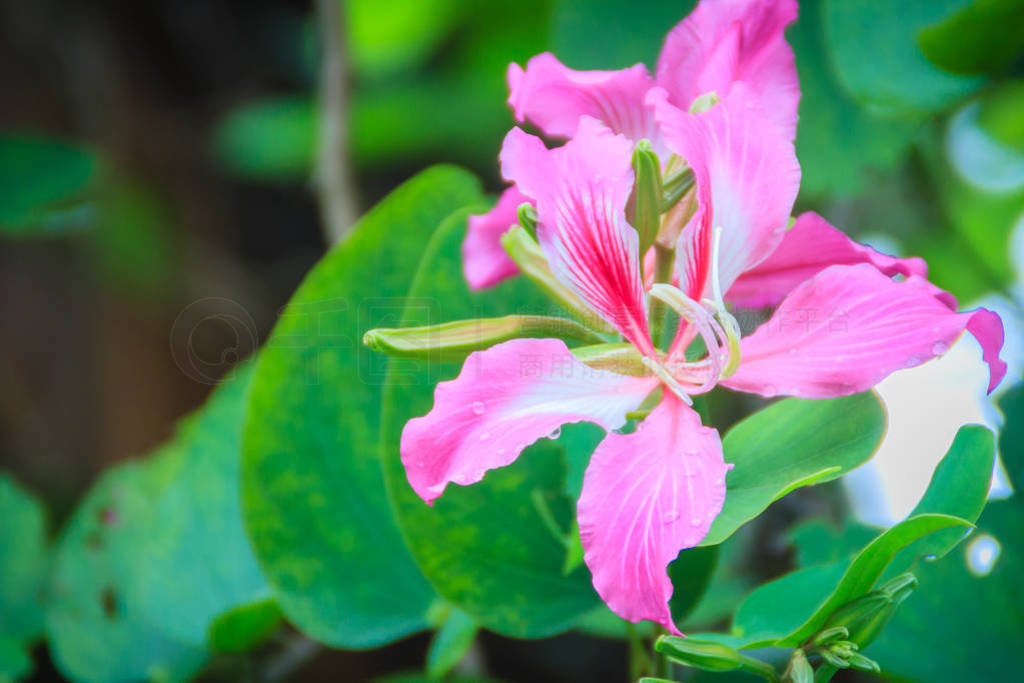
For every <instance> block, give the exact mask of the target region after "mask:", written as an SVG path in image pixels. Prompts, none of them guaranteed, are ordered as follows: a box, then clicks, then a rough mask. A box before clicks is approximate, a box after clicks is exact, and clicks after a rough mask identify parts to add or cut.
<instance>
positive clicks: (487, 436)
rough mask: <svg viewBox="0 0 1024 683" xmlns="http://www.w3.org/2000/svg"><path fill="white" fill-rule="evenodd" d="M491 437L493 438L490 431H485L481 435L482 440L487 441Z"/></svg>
mask: <svg viewBox="0 0 1024 683" xmlns="http://www.w3.org/2000/svg"><path fill="white" fill-rule="evenodd" d="M489 438H491V433H490V432H484V433H483V434H481V435H480V440H481V441H487V439H489Z"/></svg>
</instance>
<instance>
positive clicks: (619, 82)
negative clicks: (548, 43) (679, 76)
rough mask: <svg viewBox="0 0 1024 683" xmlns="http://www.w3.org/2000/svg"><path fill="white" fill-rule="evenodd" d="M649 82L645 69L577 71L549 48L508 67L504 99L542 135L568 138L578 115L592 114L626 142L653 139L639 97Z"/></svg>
mask: <svg viewBox="0 0 1024 683" xmlns="http://www.w3.org/2000/svg"><path fill="white" fill-rule="evenodd" d="M653 85H654V79H652V78H651V76H650V74H648V73H647V67H645V66H644V65H643V64H636V65H634V66H631V67H629V68H628V69H620V70H618V71H576V70H575V69H570V68H569V67H567V66H565V65H564V64H562V63H561V62H560V61H558V59H557V58H556V57H555V56H554V55H553V54H551V53H550V52H545V53H543V54H539V55H537V56H536V57H533V58H532V59H530V61H529V62H527V63H526V69H525V70H523V69H522V67H520V66H519V65H518V64H510V65H509V67H508V87H509V97H508V103H509V106H511V107H512V111H513V112H514V113H515V117H516V119H517V120H518V121H520V122H522V121H527V120H529V121H530V122H531V123H534V124H535V125H536V126H537V127H538V128H540V129H541V130H542V131H543V132H544V134H545V135H549V136H552V137H561V138H568V137H571V136H572V135H573V134H575V133H576V129H577V128H578V127H579V124H580V117H581V116H591V117H593V118H595V119H597V120H598V121H601V122H602V123H604V124H605V125H606V126H608V127H609V128H611V129H612V130H613V131H614V132H616V133H621V134H623V135H625V136H626V137H628V138H629V139H630V140H633V141H636V140H640V139H642V138H647V139H649V140H651V141H652V142H654V141H655V138H656V137H657V131H656V129H655V126H654V117H653V116H652V115H651V111H650V109H648V108H647V107H645V106H644V95H646V94H647V91H648V90H649V89H650V88H651V86H653Z"/></svg>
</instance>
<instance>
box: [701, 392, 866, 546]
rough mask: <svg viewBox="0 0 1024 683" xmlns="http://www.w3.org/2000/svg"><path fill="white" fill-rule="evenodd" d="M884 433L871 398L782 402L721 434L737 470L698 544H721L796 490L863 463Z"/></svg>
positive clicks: (728, 455)
mask: <svg viewBox="0 0 1024 683" xmlns="http://www.w3.org/2000/svg"><path fill="white" fill-rule="evenodd" d="M884 432H885V411H884V410H883V409H882V405H881V403H879V401H878V398H877V397H876V396H875V394H873V393H871V392H868V393H864V394H858V395H856V396H849V397H846V398H834V399H829V400H825V401H810V400H805V399H797V398H790V399H786V400H784V401H779V402H778V403H775V404H774V405H771V406H769V407H768V408H765V409H764V410H761V411H759V412H757V413H755V414H753V415H751V416H750V417H748V418H747V419H745V420H743V421H742V422H740V423H739V424H737V425H736V426H735V427H733V428H732V429H731V430H729V433H728V434H726V435H725V439H724V440H723V442H722V448H723V450H724V452H725V461H726V462H728V463H732V464H733V465H734V467H733V469H732V470H731V471H730V472H729V474H728V475H727V476H726V480H725V483H726V486H727V487H728V489H727V493H726V496H725V505H724V506H723V507H722V512H721V514H719V515H718V517H717V518H716V519H715V522H714V524H712V525H711V530H710V531H709V532H708V535H707V536H706V537H705V539H704V540H703V541H702V542H701V545H714V544H716V543H721V542H722V541H724V540H725V539H726V538H728V537H729V536H730V535H732V534H733V532H735V531H736V529H738V528H739V527H740V526H742V525H743V524H745V523H747V522H748V521H750V520H751V519H753V518H754V517H756V516H757V515H759V514H761V512H763V511H764V510H765V508H767V507H768V506H769V505H770V504H771V503H772V502H774V501H775V500H778V499H779V498H781V497H782V496H784V495H786V494H787V493H789V492H790V491H792V490H793V489H795V488H797V487H800V486H807V485H810V484H818V483H821V482H824V481H831V480H832V479H835V478H836V477H839V476H841V475H842V474H844V473H846V472H849V471H850V470H852V469H854V468H856V467H858V466H859V465H861V464H863V463H864V462H865V461H867V460H868V459H869V458H870V457H871V455H872V454H873V453H874V452H875V449H876V448H878V444H879V442H880V441H881V438H882V435H883V433H884Z"/></svg>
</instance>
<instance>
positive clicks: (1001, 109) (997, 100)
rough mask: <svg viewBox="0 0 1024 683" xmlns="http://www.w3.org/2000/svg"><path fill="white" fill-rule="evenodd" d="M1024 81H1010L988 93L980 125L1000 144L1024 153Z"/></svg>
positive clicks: (979, 117)
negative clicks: (1021, 113)
mask: <svg viewBox="0 0 1024 683" xmlns="http://www.w3.org/2000/svg"><path fill="white" fill-rule="evenodd" d="M1022 107H1024V81H1020V80H1018V81H1009V82H1007V83H1004V84H1003V85H1001V86H1000V87H999V88H997V89H995V90H993V91H992V92H990V93H987V94H986V96H985V98H984V99H983V100H982V103H981V112H980V114H979V115H978V123H979V124H980V125H981V128H982V130H984V131H985V132H986V133H988V134H989V135H991V136H992V138H993V139H994V140H995V141H996V142H999V143H1002V144H1004V145H1006V146H1007V147H1009V148H1011V149H1015V150H1017V151H1018V152H1024V121H1022V120H1021V117H1020V111H1021V108H1022Z"/></svg>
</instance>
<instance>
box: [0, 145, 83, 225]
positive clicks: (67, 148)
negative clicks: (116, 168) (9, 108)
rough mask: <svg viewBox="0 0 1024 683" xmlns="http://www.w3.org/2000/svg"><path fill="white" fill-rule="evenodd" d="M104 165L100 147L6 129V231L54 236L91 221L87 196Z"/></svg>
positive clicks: (1, 184)
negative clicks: (84, 204)
mask: <svg viewBox="0 0 1024 683" xmlns="http://www.w3.org/2000/svg"><path fill="white" fill-rule="evenodd" d="M99 167H100V163H99V158H98V157H97V155H96V154H95V153H94V152H92V151H90V150H87V149H85V148H83V147H80V146H77V145H74V144H72V143H68V142H64V141H61V140H55V139H50V138H44V137H39V136H36V135H32V134H17V133H9V132H8V133H0V235H4V236H23V237H33V236H49V235H58V234H62V233H65V232H68V231H74V230H79V229H82V228H83V227H86V226H87V225H88V221H87V220H86V218H87V216H86V215H84V214H82V213H81V211H80V208H81V202H82V201H83V200H85V199H86V198H87V195H88V191H89V189H90V188H91V186H92V185H93V183H94V181H95V180H96V176H97V175H98V172H99ZM76 209H79V210H76Z"/></svg>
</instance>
